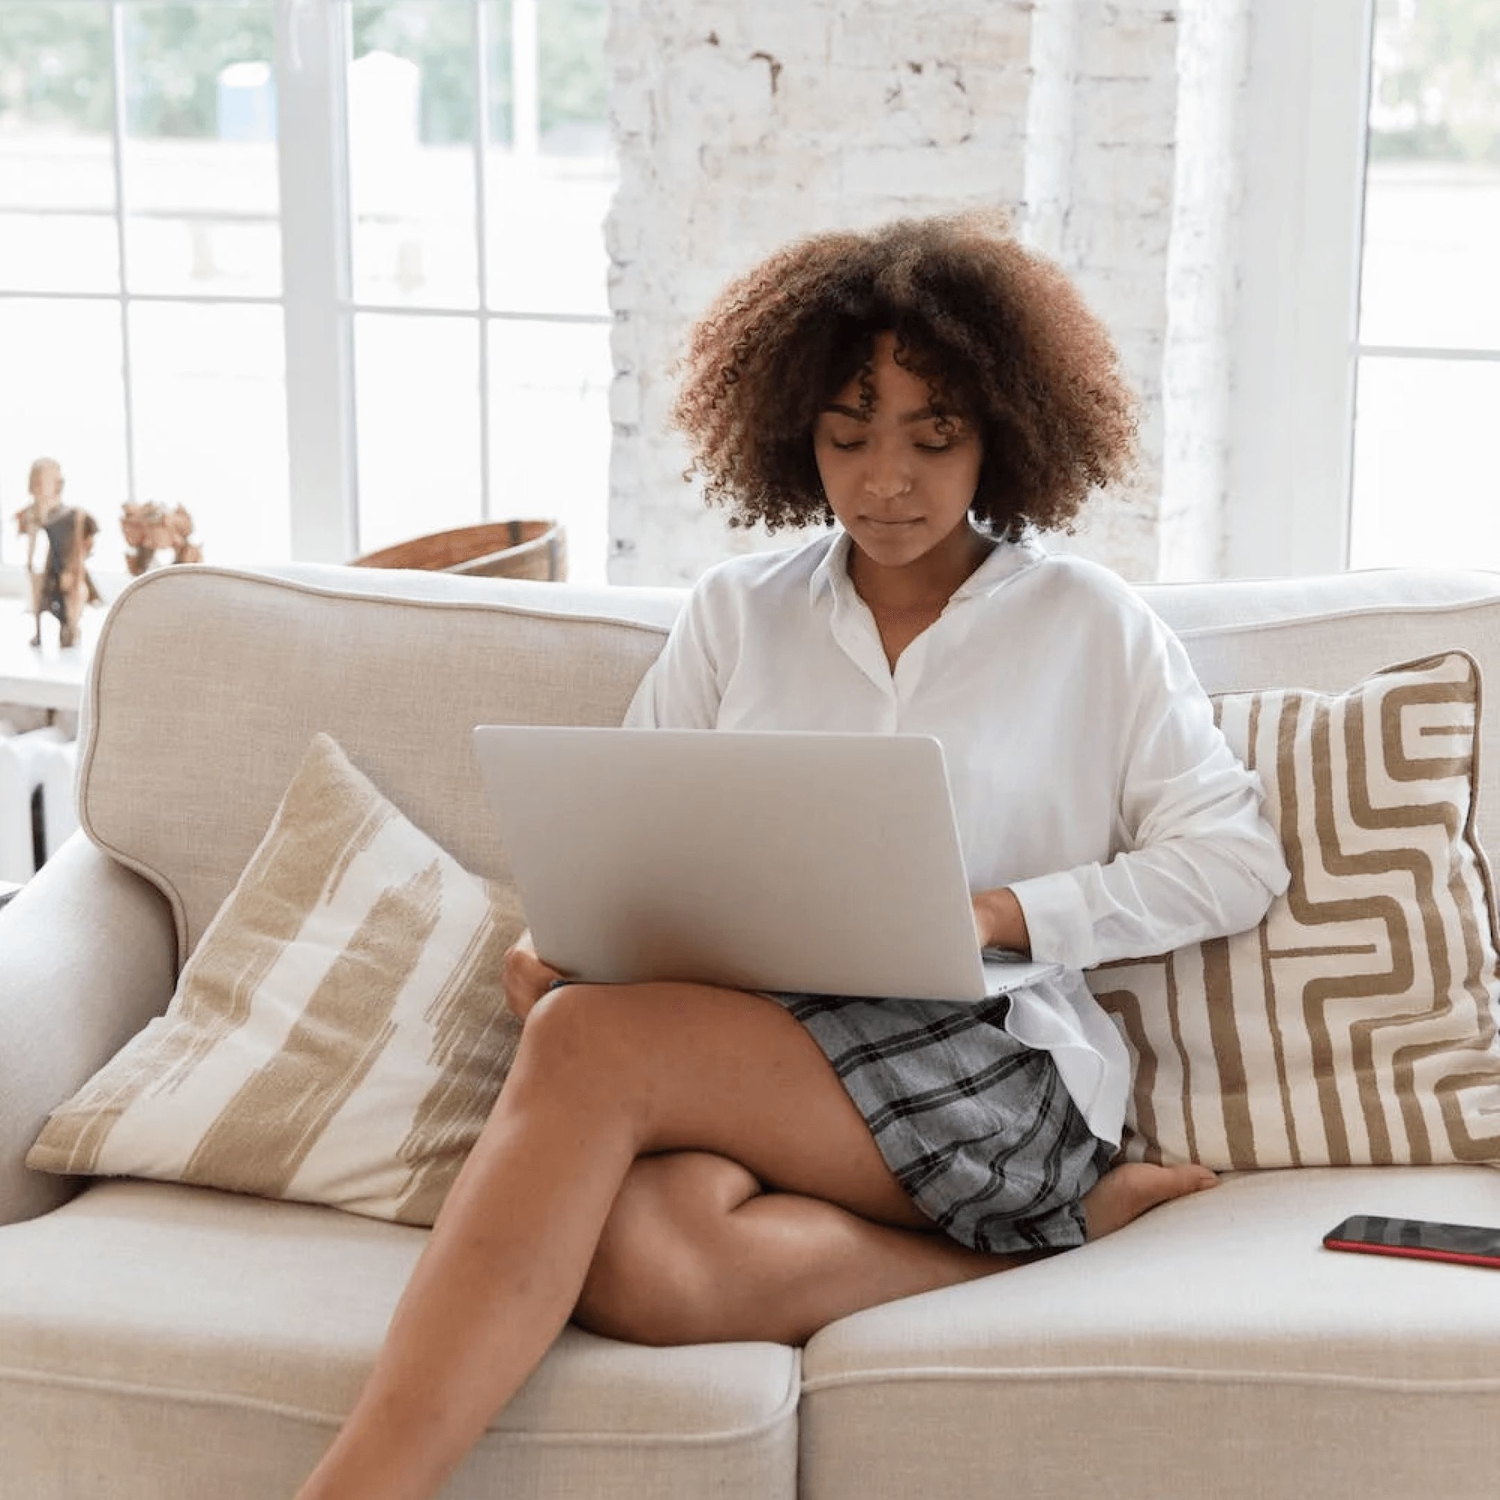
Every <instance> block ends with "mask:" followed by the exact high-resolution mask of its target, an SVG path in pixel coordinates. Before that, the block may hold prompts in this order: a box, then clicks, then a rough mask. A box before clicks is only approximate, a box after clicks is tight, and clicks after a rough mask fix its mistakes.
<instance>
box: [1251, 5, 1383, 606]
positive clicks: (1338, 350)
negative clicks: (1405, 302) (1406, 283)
mask: <svg viewBox="0 0 1500 1500" xmlns="http://www.w3.org/2000/svg"><path fill="white" fill-rule="evenodd" d="M1373 16H1374V0H1313V3H1309V0H1257V3H1256V4H1254V5H1253V6H1252V7H1251V12H1250V28H1251V29H1250V66H1249V71H1248V79H1247V83H1246V95H1245V131H1244V136H1243V141H1244V147H1243V149H1244V161H1243V167H1244V185H1245V194H1244V202H1243V213H1242V218H1241V238H1240V257H1239V263H1240V286H1239V299H1238V308H1237V313H1236V323H1235V333H1234V337H1233V344H1232V348H1231V360H1232V377H1231V378H1232V392H1233V394H1232V398H1231V418H1230V422H1231V427H1230V459H1229V497H1228V507H1227V512H1226V528H1225V548H1224V561H1225V572H1226V573H1227V574H1228V575H1229V576H1231V577H1270V576H1277V575H1282V574H1308V573H1329V572H1338V571H1341V570H1342V569H1344V568H1345V567H1346V566H1347V563H1348V554H1349V501H1350V493H1351V479H1352V464H1353V441H1354V397H1355V381H1356V377H1357V372H1358V356H1359V345H1358V329H1359V276H1360V260H1361V244H1362V239H1363V218H1364V181H1365V155H1366V141H1367V130H1366V121H1367V119H1368V115H1369V78H1370V38H1371V35H1372V30H1373Z"/></svg>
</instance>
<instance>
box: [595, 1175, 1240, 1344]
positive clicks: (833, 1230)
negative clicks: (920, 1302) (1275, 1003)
mask: <svg viewBox="0 0 1500 1500" xmlns="http://www.w3.org/2000/svg"><path fill="white" fill-rule="evenodd" d="M1216 1180H1217V1179H1216V1178H1215V1177H1214V1175H1213V1173H1212V1172H1209V1171H1207V1170H1206V1169H1204V1168H1200V1167H1177V1168H1162V1167H1153V1166H1147V1167H1145V1168H1144V1169H1143V1170H1140V1171H1138V1170H1137V1169H1136V1167H1135V1166H1134V1165H1130V1166H1125V1167H1120V1168H1116V1169H1115V1171H1113V1172H1111V1173H1110V1174H1109V1175H1108V1177H1106V1178H1105V1179H1104V1180H1103V1181H1102V1182H1100V1183H1099V1184H1098V1186H1097V1187H1096V1188H1095V1189H1094V1190H1093V1192H1091V1193H1090V1194H1089V1195H1088V1197H1086V1198H1085V1200H1084V1210H1085V1214H1086V1216H1087V1218H1088V1220H1089V1236H1090V1238H1098V1236H1099V1235H1101V1234H1104V1233H1108V1232H1109V1230H1111V1229H1115V1228H1119V1227H1120V1225H1121V1224H1122V1223H1124V1222H1126V1220H1127V1219H1132V1218H1135V1217H1137V1216H1138V1215H1140V1214H1141V1213H1144V1212H1145V1211H1146V1210H1147V1209H1148V1208H1151V1207H1154V1206H1155V1205H1156V1204H1158V1203H1161V1202H1165V1201H1166V1200H1167V1199H1168V1198H1174V1197H1178V1196H1180V1195H1182V1194H1184V1193H1188V1192H1196V1191H1199V1190H1200V1189H1202V1188H1205V1187H1212V1186H1213V1184H1214V1182H1215V1181H1216ZM1049 1253H1052V1252H1045V1251H1044V1252H1037V1254H1049ZM1034 1258H1036V1255H1035V1254H1033V1255H1020V1256H1001V1255H982V1254H980V1253H978V1252H977V1251H973V1250H967V1249H965V1248H964V1247H963V1246H961V1245H959V1244H956V1243H955V1242H954V1241H952V1240H950V1239H949V1238H948V1237H947V1236H946V1235H943V1234H939V1233H936V1232H934V1231H932V1230H930V1229H929V1230H921V1229H898V1228H895V1227H893V1226H890V1225H886V1224H874V1223H871V1222H870V1221H869V1220H867V1219H863V1218H860V1217H859V1216H858V1215H857V1214H853V1213H850V1212H849V1211H848V1210H847V1209H844V1208H840V1207H839V1206H838V1205H836V1204H833V1203H826V1202H822V1201H820V1200H819V1199H816V1198H807V1197H802V1196H800V1195H798V1194H795V1193H775V1192H772V1193H766V1192H762V1191H761V1186H760V1184H759V1183H758V1182H757V1181H756V1179H755V1178H754V1177H753V1176H752V1175H751V1174H750V1173H749V1172H748V1171H746V1170H745V1168H744V1167H742V1166H740V1165H739V1164H738V1163H737V1162H733V1161H729V1160H726V1159H725V1158H723V1157H719V1156H712V1155H709V1154H707V1153H705V1152H698V1151H677V1152H668V1153H666V1154H663V1155H660V1156H648V1157H642V1158H641V1159H640V1160H639V1161H637V1162H636V1163H635V1165H634V1166H633V1167H632V1168H631V1170H630V1174H629V1176H628V1177H627V1178H626V1180H625V1183H624V1185H623V1187H622V1188H621V1191H620V1194H619V1197H618V1198H616V1200H615V1205H614V1208H613V1209H612V1211H611V1213H610V1216H609V1219H608V1221H607V1222H606V1224H605V1227H604V1233H603V1235H602V1236H601V1238H600V1241H599V1248H598V1250H597V1251H596V1252H595V1256H594V1262H593V1265H592V1266H591V1267H590V1269H589V1275H588V1279H587V1281H586V1282H585V1283H584V1288H583V1294H582V1296H581V1297H580V1299H579V1303H578V1306H577V1308H576V1309H575V1310H574V1314H573V1316H574V1318H575V1320H576V1321H577V1322H579V1323H581V1324H582V1325H583V1326H584V1327H585V1328H589V1329H592V1330H593V1331H594V1332H595V1333H602V1334H605V1335H607V1336H608V1337H611V1338H619V1339H627V1340H629V1341H631V1342H632V1343H639V1344H698V1343H713V1342H718V1341H720V1340H741V1339H743V1340H755V1339H770V1340H774V1341H776V1342H778V1343H788V1344H801V1343H805V1342H806V1341H807V1340H808V1339H809V1338H810V1337H811V1336H812V1335H813V1334H814V1333H816V1332H817V1330H818V1329H820V1328H822V1327H825V1326H826V1325H827V1324H829V1323H831V1322H833V1321H834V1320H835V1319H836V1318H842V1317H847V1316H848V1315H849V1314H850V1313H854V1312H859V1311H861V1310H862V1309H864V1308H867V1307H876V1306H879V1305H880V1304H882V1303H885V1302H892V1301H895V1300H896V1299H897V1298H899V1297H912V1296H915V1295H917V1294H918V1293H919V1292H928V1291H933V1290H936V1289H937V1288H938V1287H945V1286H954V1285H956V1284H957V1283H959V1282H962V1281H973V1280H976V1279H977V1278H979V1277H981V1276H993V1275H995V1274H996V1273H998V1272H1000V1271H1005V1270H1009V1269H1010V1268H1011V1267H1012V1266H1015V1265H1018V1264H1021V1263H1023V1262H1024V1261H1026V1260H1029V1259H1034Z"/></svg>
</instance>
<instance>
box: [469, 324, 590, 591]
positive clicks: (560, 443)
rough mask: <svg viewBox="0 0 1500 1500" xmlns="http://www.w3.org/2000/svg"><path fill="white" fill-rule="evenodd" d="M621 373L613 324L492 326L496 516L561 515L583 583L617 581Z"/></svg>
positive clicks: (571, 564) (572, 565)
mask: <svg viewBox="0 0 1500 1500" xmlns="http://www.w3.org/2000/svg"><path fill="white" fill-rule="evenodd" d="M611 372H612V364H611V360H610V353H609V328H608V327H607V326H606V325H604V324H592V323H521V322H512V321H510V320H509V319H506V320H501V321H496V322H494V323H492V324H491V325H490V474H491V477H490V514H491V515H493V516H494V517H495V519H496V520H516V521H526V520H538V521H551V520H557V521H561V522H562V523H563V525H564V526H565V527H566V528H567V534H568V535H567V540H568V576H569V578H571V579H574V580H576V581H578V582H580V583H601V584H602V583H604V582H606V581H607V579H606V576H605V564H606V558H607V554H608V546H609V517H608V504H609V444H610V420H609V382H610V376H611Z"/></svg>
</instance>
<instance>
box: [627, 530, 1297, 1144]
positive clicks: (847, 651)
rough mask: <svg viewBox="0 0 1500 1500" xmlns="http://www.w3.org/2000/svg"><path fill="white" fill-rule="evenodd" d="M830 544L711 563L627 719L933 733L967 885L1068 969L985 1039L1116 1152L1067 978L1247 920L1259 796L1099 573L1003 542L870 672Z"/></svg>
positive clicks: (1109, 1033)
mask: <svg viewBox="0 0 1500 1500" xmlns="http://www.w3.org/2000/svg"><path fill="white" fill-rule="evenodd" d="M850 546H851V542H850V539H849V536H848V533H846V532H843V531H839V532H838V533H836V534H835V535H833V536H829V537H820V538H818V539H817V540H816V541H813V542H809V543H807V544H805V545H804V546H801V547H797V548H794V549H792V550H789V551H784V552H775V553H760V554H754V555H750V556H744V557H736V558H731V559H729V560H728V561H726V562H724V563H721V564H719V565H718V566H717V567H715V568H713V569H711V570H710V571H709V572H708V573H706V574H705V575H704V576H703V577H702V579H700V580H699V583H698V585H697V587H696V588H695V589H694V590H693V593H692V596H691V598H690V599H689V600H688V602H687V604H686V606H685V607H684V609H683V612H682V614H681V615H680V616H679V618H678V620H677V622H676V624H675V626H674V627H673V630H672V633H671V636H670V638H669V639H668V641H667V644H666V646H665V647H664V649H663V650H662V653H661V655H660V657H659V658H658V659H657V661H656V662H655V663H654V665H653V666H652V667H651V669H650V670H649V671H648V672H647V673H646V676H645V677H644V678H643V679H642V681H641V684H640V687H639V688H638V689H637V691H636V694H635V698H634V700H633V701H632V703H631V705H630V708H629V711H628V712H627V714H626V717H625V723H626V724H627V725H633V726H637V727H658V726H659V727H662V728H683V729H693V728H702V729H710V728H717V729H762V730H765V729H820V730H842V731H846V732H847V731H867V732H869V733H872V734H928V735H932V736H934V737H935V738H937V739H938V740H939V741H940V742H941V744H942V746H943V754H944V758H945V760H946V762H947V768H948V781H949V785H950V787H951V789H952V794H953V804H954V809H955V812H956V814H957V818H958V827H959V835H960V839H961V842H962V846H963V854H964V864H965V867H966V870H967V873H968V879H969V885H970V889H971V890H974V891H980V890H989V889H994V888H996V887H1000V886H1009V887H1010V889H1011V890H1012V891H1013V892H1014V893H1015V896H1016V898H1017V899H1018V900H1019V902H1020V904H1021V909H1022V911H1023V912H1024V914H1025V917H1026V926H1027V931H1028V932H1029V934H1030V938H1031V951H1032V954H1033V956H1034V957H1036V958H1039V959H1050V960H1055V961H1057V962H1059V963H1061V964H1063V965H1065V966H1066V968H1067V970H1068V971H1069V972H1068V973H1067V975H1066V976H1065V978H1064V980H1063V981H1061V982H1059V983H1053V984H1042V985H1039V986H1035V987H1033V988H1032V989H1029V990H1025V991H1022V992H1021V993H1019V994H1018V995H1017V996H1015V997H1014V999H1013V1001H1012V1004H1011V1007H1010V1011H1009V1014H1008V1015H1007V1018H1006V1023H1005V1024H1006V1029H1007V1030H1008V1031H1009V1032H1010V1033H1011V1034H1012V1035H1013V1036H1015V1037H1016V1038H1017V1040H1019V1041H1021V1042H1024V1043H1025V1044H1026V1045H1028V1046H1033V1047H1039V1048H1042V1049H1043V1050H1046V1051H1048V1052H1050V1053H1051V1054H1052V1055H1053V1058H1054V1060H1055V1061H1056V1064H1057V1067H1058V1071H1059V1074H1060V1075H1061V1077H1062V1081H1063V1083H1064V1084H1065V1086H1066V1087H1067V1088H1068V1091H1069V1093H1070V1094H1071V1095H1072V1097H1073V1099H1074V1101H1075V1103H1076V1104H1077V1105H1078V1107H1079V1109H1080V1110H1081V1111H1082V1113H1083V1115H1084V1117H1085V1119H1087V1121H1088V1124H1089V1128H1090V1129H1091V1130H1092V1131H1093V1132H1094V1134H1095V1135H1097V1136H1099V1137H1100V1138H1102V1139H1104V1140H1108V1141H1111V1142H1116V1143H1117V1142H1118V1141H1119V1139H1120V1133H1121V1127H1122V1124H1123V1120H1124V1112H1125V1101H1126V1097H1127V1095H1128V1092H1129V1086H1130V1065H1129V1057H1128V1054H1127V1053H1126V1051H1125V1048H1124V1044H1123V1043H1122V1042H1121V1040H1120V1038H1119V1035H1118V1033H1117V1032H1116V1031H1115V1028H1114V1026H1113V1024H1112V1023H1111V1022H1110V1020H1109V1018H1108V1017H1107V1016H1106V1015H1105V1014H1104V1013H1103V1011H1101V1010H1100V1008H1099V1006H1098V1005H1097V1003H1096V1002H1095V1001H1094V999H1093V997H1092V995H1090V994H1089V991H1088V988H1087V986H1086V985H1085V984H1084V983H1083V980H1082V977H1081V976H1080V975H1079V974H1078V973H1077V972H1076V971H1077V970H1080V969H1085V968H1089V967H1091V966H1092V965H1094V964H1098V963H1103V962H1105V961H1106V960H1109V959H1116V958H1131V957H1139V956H1142V955H1146V954H1152V953H1161V952H1165V951H1167V950H1169V949H1172V948H1176V947H1180V946H1181V945H1182V944H1184V943H1190V942H1197V941H1200V940H1202V939H1204V938H1209V937H1218V936H1222V935H1224V934H1227V933H1231V932H1239V931H1241V930H1243V929H1244V928H1247V927H1249V926H1252V925H1253V924H1254V923H1255V922H1257V921H1259V920H1260V918H1261V917H1262V916H1263V915H1264V914H1265V911H1266V908H1267V907H1268V906H1269V904H1270V901H1271V898H1272V896H1273V895H1275V894H1277V893H1279V892H1281V891H1283V890H1285V889H1286V884H1287V879H1288V875H1287V868H1286V863H1285V860H1284V859H1283V856H1282V851H1281V846H1280V844H1279V842H1278V840H1277V838H1276V835H1275V832H1274V831H1273V830H1272V828H1271V827H1270V825H1269V824H1268V823H1267V822H1266V820H1265V817H1264V816H1263V814H1262V812H1261V797H1262V792H1261V785H1260V780H1259V778H1258V777H1257V776H1255V775H1254V774H1253V773H1252V772H1250V771H1248V770H1246V769H1245V767H1244V766H1243V765H1241V763H1240V762H1239V760H1238V759H1237V758H1236V756H1235V755H1234V753H1233V751H1231V750H1230V748H1229V746H1228V745H1227V744H1226V743H1225V741H1224V737H1223V735H1222V734H1220V732H1219V730H1218V728H1217V726H1216V725H1215V724H1214V720H1213V711H1212V707H1211V705H1210V704H1209V701H1208V699H1207V697H1206V696H1205V694H1204V692H1203V690H1202V688H1201V687H1200V686H1199V684H1198V681H1197V679H1196V677H1194V675H1193V670H1192V667H1191V666H1190V665H1189V663H1188V660H1187V655H1186V653H1185V652H1184V651H1183V649H1182V646H1181V644H1180V643H1179V642H1178V640H1177V638H1176V637H1175V636H1174V635H1173V634H1172V633H1171V631H1169V630H1168V629H1167V627H1166V626H1165V625H1164V624H1163V623H1162V622H1161V621H1160V620H1159V619H1158V618H1157V617H1156V615H1155V614H1153V613H1152V611H1151V610H1150V609H1149V608H1148V606H1147V605H1146V604H1145V602H1144V601H1143V600H1142V599H1141V597H1140V596H1139V595H1138V594H1137V593H1136V592H1135V591H1134V590H1133V589H1132V588H1130V586H1129V585H1128V584H1126V583H1124V582H1123V581H1122V580H1121V579H1119V578H1118V577H1116V576H1115V575H1114V574H1113V573H1111V572H1110V571H1109V570H1108V569H1106V568H1102V567H1100V566H1098V565H1097V564H1094V563H1090V562H1088V561H1085V560H1083V559H1081V558H1076V557H1068V556H1060V555H1054V554H1049V553H1047V552H1046V551H1044V550H1043V549H1042V548H1041V547H1040V546H1038V545H1037V544H1036V543H1034V542H1032V541H1029V540H1028V541H1022V542H1017V543H1001V544H1000V545H999V546H997V547H996V548H995V549H994V550H993V551H992V552H991V553H990V554H989V555H988V556H987V557H986V558H985V560H984V561H983V562H982V563H981V564H980V566H979V567H978V568H977V569H976V570H975V572H974V573H972V574H971V575H970V576H969V578H968V579H967V580H965V582H964V583H963V584H962V585H961V586H960V587H959V588H958V589H957V590H956V591H955V593H954V594H953V596H952V598H951V599H950V600H949V601H948V605H947V607H946V608H945V609H944V610H943V613H942V615H941V616H940V617H939V618H938V620H937V621H936V622H935V623H934V624H933V625H931V626H930V627H929V628H928V629H927V630H925V631H924V632H923V633H922V634H921V635H919V636H918V637H917V638H916V639H915V640H914V641H912V642H911V644H910V645H909V646H907V647H906V649H905V650H904V651H903V652H902V653H901V655H900V657H899V658H898V659H897V662H896V667H895V670H894V671H892V670H891V668H890V666H889V665H888V663H887V661H886V656H885V649H884V647H883V646H882V644H881V641H880V633H879V630H878V629H877V627H876V624H875V619H874V616H873V615H872V614H871V613H870V610H869V608H868V607H867V606H866V605H865V603H864V601H863V600H862V599H861V598H860V597H859V595H858V594H857V593H856V592H855V590H854V586H853V584H852V583H851V581H850V578H849V569H848V559H849V550H850Z"/></svg>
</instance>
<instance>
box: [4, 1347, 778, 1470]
mask: <svg viewBox="0 0 1500 1500" xmlns="http://www.w3.org/2000/svg"><path fill="white" fill-rule="evenodd" d="M800 1370H801V1352H800V1351H799V1350H794V1351H793V1359H792V1373H791V1379H790V1380H789V1381H788V1384H787V1390H786V1392H785V1393H784V1394H783V1396H782V1398H781V1401H780V1403H779V1404H778V1405H777V1407H776V1409H775V1410H774V1411H773V1412H771V1413H770V1414H769V1415H768V1416H766V1417H764V1418H762V1419H761V1420H760V1421H758V1422H752V1423H750V1424H748V1425H747V1426H744V1427H732V1428H728V1429H726V1430H723V1431H720V1432H691V1433H666V1432H662V1433H640V1432H527V1431H525V1430H522V1429H513V1428H507V1427H490V1428H487V1429H486V1430H485V1434H484V1437H485V1439H495V1438H503V1439H505V1440H506V1441H512V1442H523V1443H528V1444H532V1445H535V1446H537V1447H551V1446H560V1445H563V1444H568V1445H577V1444H583V1445H587V1446H589V1447H594V1448H607V1447H616V1448H648V1447H659V1448H711V1447H715V1446H718V1445H725V1446H727V1445H730V1444H734V1443H743V1442H746V1441H750V1440H754V1439H756V1438H761V1437H767V1436H771V1435H773V1434H774V1433H775V1432H776V1431H777V1429H778V1428H781V1427H784V1426H785V1425H786V1423H787V1420H788V1418H791V1419H792V1421H794V1422H795V1420H796V1416H797V1404H798V1399H799V1390H798V1376H799V1373H800ZM0 1381H9V1382H11V1383H13V1384H16V1385H31V1386H49V1387H53V1388H58V1389H63V1390H74V1391H96V1392H98V1393H100V1394H103V1395H110V1396H137V1397H140V1398H142V1399H144V1400H152V1401H172V1402H176V1403H178V1404H180V1405H183V1406H209V1407H218V1408H225V1407H227V1408H231V1409H236V1410H241V1411H248V1412H255V1413H257V1414H260V1415H264V1416H273V1417H289V1418H291V1419H293V1420H295V1421H299V1422H307V1423H309V1424H311V1425H313V1426H317V1427H339V1426H341V1425H342V1424H343V1422H344V1419H345V1416H346V1415H347V1413H344V1412H327V1411H317V1410H314V1409H313V1408H311V1407H306V1406H296V1405H293V1404H292V1403H290V1402H285V1401H270V1400H267V1399H266V1398H265V1397H263V1396H240V1395H234V1394H231V1393H228V1392H221V1391H203V1390H184V1389H181V1388H179V1387H177V1386H157V1385H144V1384H141V1383H139V1382H136V1381H130V1380H102V1379H99V1378H97V1377H95V1376H90V1375H64V1374H59V1373H57V1372H54V1371H37V1370H19V1369H16V1368H14V1367H12V1366H8V1365H0Z"/></svg>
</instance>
